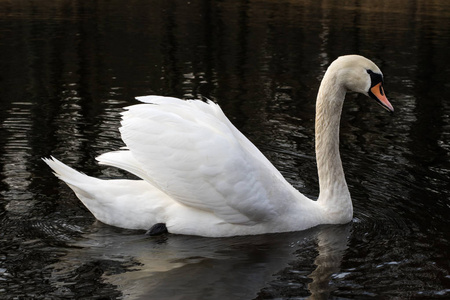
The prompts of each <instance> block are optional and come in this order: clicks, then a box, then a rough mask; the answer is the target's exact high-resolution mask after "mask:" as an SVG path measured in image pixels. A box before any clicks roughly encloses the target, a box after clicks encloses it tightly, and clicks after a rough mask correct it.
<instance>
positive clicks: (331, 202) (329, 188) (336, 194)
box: [315, 69, 353, 223]
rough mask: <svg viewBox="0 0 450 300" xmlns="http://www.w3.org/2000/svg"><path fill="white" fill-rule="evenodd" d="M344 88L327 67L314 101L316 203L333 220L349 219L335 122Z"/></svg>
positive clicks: (348, 207) (338, 116)
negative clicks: (316, 175)
mask: <svg viewBox="0 0 450 300" xmlns="http://www.w3.org/2000/svg"><path fill="white" fill-rule="evenodd" d="M345 93H346V88H345V87H344V85H343V84H341V83H340V80H339V77H338V76H337V74H336V73H335V72H333V70H332V69H331V70H330V69H329V70H328V71H327V72H326V73H325V76H324V78H323V80H322V83H321V85H320V88H319V93H318V95H317V102H316V133H315V135H316V160H317V170H318V174H319V185H320V195H319V199H318V203H320V204H321V205H322V206H323V207H324V209H325V211H326V212H327V215H329V216H330V218H332V219H333V222H336V223H344V222H348V221H350V220H351V218H352V215H353V207H352V202H351V198H350V193H349V190H348V187H347V183H346V181H345V176H344V170H343V168H342V162H341V157H340V154H339V124H340V119H341V112H342V105H343V103H344V98H345Z"/></svg>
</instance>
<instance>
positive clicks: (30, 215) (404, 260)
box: [0, 0, 450, 299]
mask: <svg viewBox="0 0 450 300" xmlns="http://www.w3.org/2000/svg"><path fill="white" fill-rule="evenodd" d="M449 49H450V2H449V1H444V0H443V1H438V0H435V1H428V0H417V1H406V0H399V1H390V0H389V1H387V0H386V1H375V2H374V1H368V0H367V1H306V0H304V1H302V0H300V1H285V0H281V1H268V0H260V1H248V0H247V1H237V0H231V1H177V0H170V1H148V0H145V1H144V0H142V1H141V0H133V1H119V0H115V1H114V0H113V1H66V0H60V1H21V0H18V1H6V0H0V103H1V106H0V197H1V198H0V298H1V299H30V298H33V299H74V298H76V299H304V298H308V297H310V298H311V299H326V298H328V297H329V298H332V299H333V298H334V299H367V298H384V299H387V298H397V299H404V298H419V299H420V298H423V299H433V298H436V299H444V298H450V259H449V258H450V257H449V253H450V242H449V240H450V234H449V228H450V222H449V216H450V199H449V194H450V84H449V82H450V55H449ZM353 53H355V54H361V55H364V56H366V57H368V58H370V59H372V60H373V61H374V62H375V63H376V64H377V65H378V66H379V67H380V68H381V70H382V71H383V73H384V75H385V90H386V93H387V96H388V98H389V99H390V101H391V103H392V104H393V106H394V107H395V109H396V111H395V113H394V114H389V113H387V112H386V111H384V110H383V109H381V108H380V107H379V106H378V105H376V103H375V102H374V101H373V100H371V99H369V98H366V97H364V96H356V95H354V94H349V95H348V96H347V100H346V103H345V105H344V111H343V115H342V121H341V155H342V159H343V165H344V169H345V172H346V178H347V183H348V185H349V188H350V192H351V194H352V199H353V203H354V210H355V212H354V219H353V221H352V222H351V223H350V224H347V225H342V226H319V227H317V228H313V229H311V230H307V231H304V232H294V233H285V234H272V235H261V236H251V237H235V238H217V239H208V238H199V237H191V236H177V235H167V236H162V237H156V238H155V237H148V236H146V235H144V232H142V231H130V230H123V229H118V228H114V227H110V226H107V225H104V224H101V223H100V222H96V221H95V219H94V218H93V216H92V215H91V214H90V212H89V211H88V210H87V209H86V208H85V207H84V206H83V205H82V203H81V202H80V201H79V200H78V199H77V198H76V197H75V195H74V194H73V193H72V191H71V190H70V189H69V188H68V187H67V186H66V185H65V184H64V183H62V182H60V181H59V180H58V179H57V178H56V177H54V176H53V175H52V173H51V171H50V169H49V168H48V167H47V166H46V165H45V164H44V163H43V162H42V161H41V157H48V156H49V155H53V156H55V157H57V158H59V159H61V160H62V161H64V162H65V163H67V164H69V165H71V166H74V167H76V168H77V169H78V170H80V171H83V172H84V173H87V174H89V175H93V176H98V177H101V178H131V176H130V175H129V174H127V173H125V172H123V171H120V170H116V169H113V168H104V167H100V166H98V165H97V164H96V162H95V157H96V156H97V155H99V154H102V153H104V152H107V151H111V150H116V149H117V148H119V147H121V146H123V143H122V141H121V139H120V135H119V132H118V130H117V128H118V126H119V122H120V115H119V113H120V112H121V111H122V107H124V106H127V105H131V104H135V103H137V101H136V100H134V97H135V96H139V95H147V94H158V95H170V96H176V97H181V98H204V97H206V98H209V99H212V100H213V101H215V102H217V103H219V104H220V105H221V107H222V108H223V110H224V111H225V113H226V114H227V116H228V117H229V118H230V120H231V121H232V122H233V123H234V124H235V125H236V126H237V127H238V128H239V129H240V130H241V131H242V132H243V133H244V134H245V135H247V136H248V137H249V139H250V140H251V141H252V142H254V143H255V145H256V146H257V147H259V148H260V149H261V150H262V151H263V153H264V154H265V155H266V156H267V157H268V158H269V159H270V160H271V161H272V162H273V164H274V165H275V166H276V167H277V168H279V170H280V171H281V172H282V174H283V175H284V176H285V177H286V178H287V179H288V181H289V182H291V183H292V184H293V185H294V186H295V187H296V188H298V189H299V190H300V191H301V192H302V193H304V194H306V195H308V196H311V197H313V198H314V197H317V195H318V181H317V174H316V165H315V159H314V140H313V135H314V113H315V96H316V93H317V89H318V86H319V83H320V80H321V78H322V76H323V74H324V72H325V70H326V68H327V66H328V65H329V64H330V63H331V62H332V61H333V60H334V59H335V58H336V57H338V56H340V55H344V54H353Z"/></svg>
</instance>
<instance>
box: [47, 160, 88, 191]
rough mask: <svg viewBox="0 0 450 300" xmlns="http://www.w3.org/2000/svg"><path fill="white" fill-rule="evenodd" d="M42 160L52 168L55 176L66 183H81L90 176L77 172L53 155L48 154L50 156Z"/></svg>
mask: <svg viewBox="0 0 450 300" xmlns="http://www.w3.org/2000/svg"><path fill="white" fill-rule="evenodd" d="M42 160H43V161H44V162H45V163H46V164H47V165H48V166H49V167H50V168H51V169H52V170H53V174H55V176H56V177H58V178H59V179H61V180H62V181H64V182H66V183H67V184H70V185H75V186H76V185H77V183H82V182H85V181H86V180H88V178H89V179H90V178H92V177H89V176H87V175H85V174H83V173H80V172H78V171H77V170H75V169H72V168H71V167H69V166H68V165H66V164H63V163H62V162H60V161H59V160H57V159H56V158H54V157H53V156H50V158H43V159H42ZM92 179H95V178H92Z"/></svg>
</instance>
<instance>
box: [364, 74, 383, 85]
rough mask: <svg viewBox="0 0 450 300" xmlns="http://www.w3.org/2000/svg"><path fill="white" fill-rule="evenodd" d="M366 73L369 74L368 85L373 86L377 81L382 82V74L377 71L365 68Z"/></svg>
mask: <svg viewBox="0 0 450 300" xmlns="http://www.w3.org/2000/svg"><path fill="white" fill-rule="evenodd" d="M367 73H368V74H369V75H370V87H371V88H372V87H374V86H376V85H377V84H379V83H383V75H381V74H379V73H375V72H373V71H372V70H367Z"/></svg>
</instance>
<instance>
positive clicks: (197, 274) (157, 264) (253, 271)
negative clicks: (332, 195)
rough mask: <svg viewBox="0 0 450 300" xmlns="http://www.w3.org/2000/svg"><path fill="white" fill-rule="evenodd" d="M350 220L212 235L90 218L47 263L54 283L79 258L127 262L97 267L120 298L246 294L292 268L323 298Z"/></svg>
mask: <svg viewBox="0 0 450 300" xmlns="http://www.w3.org/2000/svg"><path fill="white" fill-rule="evenodd" d="M351 226H352V225H351V224H346V225H327V226H319V227H316V228H313V229H310V230H306V231H302V232H292V233H282V234H267V235H257V236H245V237H242V236H240V237H232V238H220V239H211V238H203V237H195V236H182V235H171V234H169V235H166V236H164V237H148V236H146V235H144V234H142V233H141V232H133V231H131V232H128V231H127V232H126V233H125V234H123V233H122V234H117V229H116V228H113V227H110V226H105V225H103V224H100V223H95V224H94V225H93V227H92V228H91V230H92V232H91V233H87V234H84V235H83V239H82V240H80V241H77V242H75V243H74V244H73V245H72V246H74V247H73V248H71V250H70V252H68V253H67V255H66V256H64V257H62V258H61V260H60V261H59V262H58V263H56V264H54V265H53V268H54V271H53V276H52V279H51V280H52V281H53V285H54V286H57V287H58V286H60V287H61V288H63V287H64V286H66V287H67V282H65V281H66V279H67V278H72V279H73V277H74V276H73V272H75V270H76V269H79V268H80V266H81V265H85V264H89V263H92V262H95V261H100V260H101V261H105V260H108V261H113V262H118V263H120V264H123V265H127V266H131V267H130V268H129V269H128V270H126V271H124V272H122V273H118V274H117V272H116V274H111V273H114V272H108V270H106V271H105V270H104V271H105V272H104V273H103V275H102V280H103V281H104V282H105V283H110V284H112V285H114V286H116V288H117V289H118V290H119V291H120V292H121V293H122V294H123V295H124V296H126V299H150V298H151V299H224V298H227V299H253V298H255V297H258V294H260V296H261V293H263V294H267V293H269V294H278V293H283V290H287V289H289V288H292V286H291V285H289V284H287V283H286V282H287V281H286V280H282V281H281V282H283V283H281V284H277V283H276V282H277V278H279V277H282V276H291V277H290V278H292V276H294V277H293V278H292V279H291V280H290V281H291V283H293V285H294V286H296V287H297V290H296V291H297V292H298V293H300V294H302V295H304V296H308V294H310V298H311V299H325V298H327V296H328V295H329V294H330V292H331V291H332V287H331V286H330V284H329V283H330V278H331V276H332V275H333V274H335V273H337V272H339V269H340V264H341V260H342V257H343V255H344V252H345V251H346V249H347V242H348V236H349V233H350V230H351ZM314 265H315V266H314ZM314 268H315V269H314ZM302 274H304V275H302ZM294 281H297V282H294ZM73 284H76V282H73ZM299 286H300V289H298V287H299Z"/></svg>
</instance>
